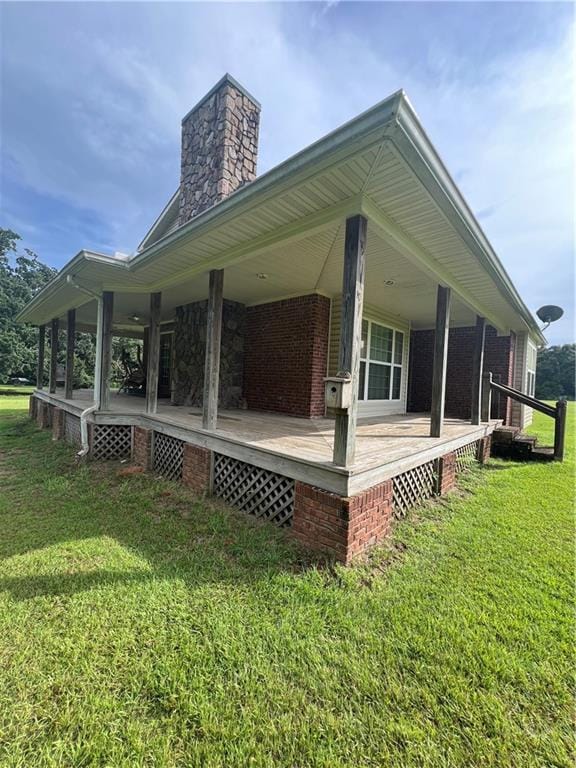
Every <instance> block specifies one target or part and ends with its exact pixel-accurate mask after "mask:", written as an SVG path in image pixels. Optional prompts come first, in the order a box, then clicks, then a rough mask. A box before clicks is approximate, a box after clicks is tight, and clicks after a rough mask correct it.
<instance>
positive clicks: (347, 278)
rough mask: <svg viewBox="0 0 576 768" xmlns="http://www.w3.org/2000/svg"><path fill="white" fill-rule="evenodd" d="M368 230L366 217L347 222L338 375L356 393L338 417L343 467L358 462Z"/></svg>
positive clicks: (337, 458) (337, 456) (337, 457)
mask: <svg viewBox="0 0 576 768" xmlns="http://www.w3.org/2000/svg"><path fill="white" fill-rule="evenodd" d="M367 228H368V225H367V221H366V219H365V218H364V216H360V215H358V216H352V217H350V218H349V219H346V238H345V242H344V269H343V276H342V320H341V326H340V349H339V352H338V375H339V376H349V377H350V379H351V386H352V393H351V403H350V408H349V409H348V410H347V411H340V412H338V413H337V415H336V424H335V427H334V454H333V461H334V464H337V465H338V466H343V467H346V466H349V465H350V464H352V463H353V462H354V456H355V453H356V421H357V417H358V380H359V376H360V345H361V343H362V307H363V304H364V275H365V252H366V236H367Z"/></svg>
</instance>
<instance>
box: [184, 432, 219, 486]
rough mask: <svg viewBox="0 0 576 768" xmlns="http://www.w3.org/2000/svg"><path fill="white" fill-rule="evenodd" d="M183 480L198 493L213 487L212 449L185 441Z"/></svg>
mask: <svg viewBox="0 0 576 768" xmlns="http://www.w3.org/2000/svg"><path fill="white" fill-rule="evenodd" d="M182 482H183V483H184V485H188V486H190V488H192V489H193V490H194V491H197V492H198V493H210V491H211V489H212V451H210V450H208V448H201V447H200V446H198V445H192V444H191V443H185V445H184V462H183V464H182Z"/></svg>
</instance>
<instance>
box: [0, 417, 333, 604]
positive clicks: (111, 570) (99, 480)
mask: <svg viewBox="0 0 576 768" xmlns="http://www.w3.org/2000/svg"><path fill="white" fill-rule="evenodd" d="M119 468H120V464H119V463H117V462H108V463H93V464H87V465H83V466H79V465H77V464H76V462H75V453H74V449H73V448H72V447H70V446H68V445H66V444H65V443H61V442H59V443H53V442H52V439H51V434H50V431H49V430H44V431H39V430H38V429H37V428H36V427H35V425H33V424H31V423H30V422H29V421H28V420H27V419H25V418H20V419H18V420H11V423H5V422H0V473H1V474H2V477H1V479H0V481H1V482H2V483H3V492H2V495H3V500H1V501H0V527H1V535H0V558H1V560H3V561H6V560H7V559H8V558H13V557H19V556H25V557H26V556H27V557H28V558H29V562H27V561H26V560H24V561H22V562H20V563H18V564H17V566H16V567H17V569H18V571H19V572H20V573H18V575H16V576H14V577H12V576H8V575H5V576H4V577H2V575H1V572H2V571H4V573H5V574H6V571H7V570H8V568H10V567H11V565H10V564H7V563H6V562H4V567H3V568H2V564H1V563H0V590H7V591H9V592H10V594H11V596H12V598H13V599H16V600H28V599H30V598H35V597H39V596H43V595H44V596H55V595H71V594H73V593H75V592H80V591H86V590H90V589H94V588H98V587H101V586H107V585H117V584H121V583H138V582H143V581H146V580H149V579H179V580H182V581H184V583H185V584H186V585H187V586H188V587H190V588H197V587H199V586H201V585H203V584H207V583H216V582H217V583H225V584H242V583H246V584H248V583H255V582H258V581H260V580H270V579H273V578H275V577H277V576H281V575H283V574H284V575H286V576H290V575H292V576H294V575H296V574H298V573H299V572H302V571H305V570H308V569H310V568H326V567H331V565H332V560H331V559H330V558H326V556H322V555H315V554H313V553H311V552H309V551H307V550H304V549H303V548H301V547H299V546H298V545H297V544H296V542H295V541H294V540H293V539H292V538H291V537H290V536H289V532H288V531H287V530H286V529H279V528H276V527H275V526H273V525H271V524H270V523H269V522H267V521H262V520H258V519H256V518H254V517H251V516H249V515H247V514H244V513H242V512H239V511H237V510H234V509H232V508H230V507H227V506H226V505H225V504H223V503H221V502H219V501H217V500H213V499H204V498H202V497H199V496H198V495H196V494H194V493H193V492H192V491H191V490H189V489H188V488H186V487H185V486H183V485H181V484H180V483H172V482H169V481H166V480H163V479H161V478H158V477H155V476H154V475H151V474H136V475H132V476H127V477H119V475H118V469H119ZM6 475H9V477H6ZM104 538H105V539H108V540H112V542H110V543H108V542H107V541H103V539H104ZM89 540H91V541H89ZM115 544H118V545H119V547H118V549H116V547H115ZM52 547H54V550H53V551H51V550H50V548H52ZM115 553H116V554H115ZM66 555H69V559H68V560H67V558H66ZM117 556H118V557H120V560H122V561H123V563H124V566H125V564H126V558H128V560H129V559H131V558H132V557H134V558H135V559H138V558H142V559H143V561H144V562H142V561H141V563H140V566H138V565H137V564H136V565H135V568H134V570H132V569H130V567H128V569H125V568H124V567H123V565H122V564H121V563H119V564H118V568H115V567H114V563H113V559H114V558H115V557H117ZM107 561H108V562H107ZM79 562H81V563H82V571H80V570H79V568H78V565H77V563H79ZM22 566H24V568H25V569H26V570H28V569H30V570H33V571H34V572H33V573H31V574H30V575H21V571H22ZM142 566H143V567H142ZM74 569H76V571H75V570H74ZM87 569H88V570H87ZM43 570H46V571H49V573H47V574H45V575H44V574H42V571H43Z"/></svg>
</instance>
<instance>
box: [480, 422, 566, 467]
mask: <svg viewBox="0 0 576 768" xmlns="http://www.w3.org/2000/svg"><path fill="white" fill-rule="evenodd" d="M492 455H493V456H499V457H501V458H510V459H516V460H517V461H552V460H553V459H554V449H553V448H550V447H548V446H539V445H538V438H536V437H534V436H533V435H524V434H523V433H522V432H521V431H520V429H519V428H518V427H504V426H502V427H498V428H497V429H495V430H494V432H493V433H492Z"/></svg>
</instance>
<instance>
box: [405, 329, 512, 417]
mask: <svg viewBox="0 0 576 768" xmlns="http://www.w3.org/2000/svg"><path fill="white" fill-rule="evenodd" d="M474 337H475V328H473V327H470V328H451V329H450V335H449V340H448V370H447V376H446V410H445V413H446V416H452V417H454V418H458V419H469V418H470V416H471V406H472V355H473V352H474ZM515 342H516V338H515V336H514V334H512V335H511V336H500V337H498V336H497V335H496V331H495V330H494V328H492V327H491V326H488V327H487V329H486V340H485V346H484V370H485V371H492V373H493V374H494V377H495V378H496V379H498V380H500V381H502V382H503V383H504V384H509V385H511V384H512V376H513V371H514V348H515ZM433 359H434V331H433V330H424V331H412V333H411V335H410V362H409V372H408V406H407V410H408V411H411V412H413V413H414V412H416V413H417V412H426V411H429V410H430V407H431V398H432V366H433ZM508 411H509V408H507V406H506V403H505V401H504V400H502V401H501V403H500V404H499V405H498V404H496V406H495V408H494V410H493V416H495V417H497V418H502V419H505V418H506V417H507V415H508V416H509V413H508Z"/></svg>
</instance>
